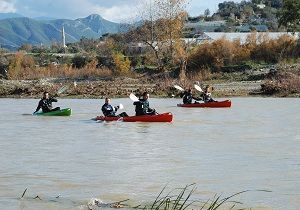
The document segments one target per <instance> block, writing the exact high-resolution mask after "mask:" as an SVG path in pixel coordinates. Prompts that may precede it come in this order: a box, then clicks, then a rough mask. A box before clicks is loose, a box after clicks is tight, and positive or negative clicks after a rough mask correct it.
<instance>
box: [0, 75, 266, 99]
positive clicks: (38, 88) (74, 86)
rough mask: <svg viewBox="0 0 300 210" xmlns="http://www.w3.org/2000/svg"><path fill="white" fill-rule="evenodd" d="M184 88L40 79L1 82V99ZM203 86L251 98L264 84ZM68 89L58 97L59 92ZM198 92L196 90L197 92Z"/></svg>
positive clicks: (168, 92) (164, 93)
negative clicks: (45, 92)
mask: <svg viewBox="0 0 300 210" xmlns="http://www.w3.org/2000/svg"><path fill="white" fill-rule="evenodd" d="M189 82H190V84H186V85H182V84H181V83H180V82H179V81H177V80H168V81H164V80H156V81H153V80H148V79H140V78H138V79H134V78H104V79H97V80H68V79H55V78H48V79H39V80H0V97H1V98H40V97H41V95H42V93H43V92H44V91H48V92H49V93H50V94H51V95H53V96H57V97H60V98H105V97H107V96H109V97H113V98H120V97H127V96H128V95H129V94H130V93H131V92H133V93H136V94H139V93H142V92H144V91H148V92H149V93H150V94H151V96H152V97H172V95H176V94H178V90H176V89H175V88H174V87H173V85H175V84H179V85H181V86H182V87H184V86H187V85H188V86H190V85H192V84H193V83H194V82H193V81H189ZM200 84H201V85H205V84H212V85H213V87H214V92H213V94H214V96H216V97H229V96H250V95H260V89H261V81H240V82H214V81H209V82H206V81H204V82H202V83H200ZM64 86H67V89H66V90H65V91H64V92H63V93H61V94H57V91H58V90H59V89H60V88H62V87H64ZM195 91H196V90H195Z"/></svg>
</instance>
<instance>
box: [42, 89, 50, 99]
mask: <svg viewBox="0 0 300 210" xmlns="http://www.w3.org/2000/svg"><path fill="white" fill-rule="evenodd" d="M43 98H45V99H48V98H49V93H48V92H47V91H45V92H44V93H43Z"/></svg>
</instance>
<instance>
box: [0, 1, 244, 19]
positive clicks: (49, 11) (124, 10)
mask: <svg viewBox="0 0 300 210" xmlns="http://www.w3.org/2000/svg"><path fill="white" fill-rule="evenodd" d="M147 1H148V2H149V1H151V0H0V13H8V12H12V13H19V14H21V15H23V16H26V17H53V18H67V19H76V18H81V17H86V16H88V15H90V14H99V15H101V16H102V17H103V18H105V19H107V20H110V21H114V22H128V21H129V20H130V19H136V18H137V17H138V16H139V15H140V14H139V12H140V11H141V5H142V4H144V3H145V2H147ZM152 1H154V0H152ZM223 1H225V0H188V2H189V3H188V4H187V5H186V10H187V11H188V13H189V14H190V15H191V16H197V15H200V14H203V12H204V10H205V9H207V8H208V9H210V11H211V12H214V11H216V10H217V8H218V4H219V3H220V2H223ZM234 1H236V2H239V0H234ZM129 22H130V21H129Z"/></svg>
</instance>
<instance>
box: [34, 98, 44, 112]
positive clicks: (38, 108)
mask: <svg viewBox="0 0 300 210" xmlns="http://www.w3.org/2000/svg"><path fill="white" fill-rule="evenodd" d="M41 108H42V100H40V101H39V104H38V106H37V108H36V110H35V112H34V113H36V112H38V111H39V110H40V109H41Z"/></svg>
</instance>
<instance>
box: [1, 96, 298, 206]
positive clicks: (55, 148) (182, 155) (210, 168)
mask: <svg viewBox="0 0 300 210" xmlns="http://www.w3.org/2000/svg"><path fill="white" fill-rule="evenodd" d="M179 102H180V99H150V105H151V106H152V107H155V108H156V110H157V111H158V112H168V111H170V112H172V113H173V114H174V121H173V122H172V123H124V122H110V123H106V122H104V123H96V122H94V121H91V120H90V119H91V118H92V117H95V116H96V115H99V113H100V109H101V105H102V103H103V100H91V99H90V100H88V99H76V100H75V99H61V100H59V102H58V103H57V104H56V105H58V106H61V107H71V108H72V109H73V115H72V116H71V117H37V116H31V115H26V114H30V113H32V111H33V110H34V109H35V107H36V105H37V103H38V100H34V99H0V106H1V110H0V132H1V135H0V209H21V210H27V209H34V210H35V209H46V210H48V209H49V210H50V209H84V207H83V206H81V205H85V204H87V202H88V200H89V199H90V198H93V197H97V198H100V199H101V200H103V201H105V202H112V201H118V200H123V199H127V198H129V199H130V200H131V201H130V202H132V203H135V204H139V203H141V202H144V201H154V200H155V197H156V195H157V194H158V193H159V192H160V190H161V189H162V188H163V187H164V186H165V185H166V184H168V189H170V190H171V189H174V188H176V187H183V186H185V185H186V184H191V183H196V186H197V190H196V192H195V194H194V196H193V198H194V199H200V200H206V199H207V198H211V197H213V196H214V195H215V194H216V193H218V194H222V196H227V195H231V194H233V193H236V192H239V191H242V190H253V191H250V192H247V193H244V194H242V195H239V196H237V197H235V199H234V200H236V201H239V202H242V203H243V204H242V205H241V207H254V209H282V210H284V209H285V210H286V209H289V210H296V209H299V206H300V129H299V126H300V105H299V104H300V100H299V99H291V98H286V99H278V98H232V102H233V106H232V108H230V109H199V108H191V109H188V108H179V107H176V106H175V105H176V104H177V103H179ZM112 103H113V104H115V105H117V104H119V103H123V105H124V107H125V109H124V111H127V112H128V113H129V114H132V113H133V105H132V102H131V101H130V100H129V99H128V98H123V99H113V100H112ZM25 188H28V190H27V192H26V194H25V196H24V197H25V198H24V199H23V200H20V199H19V197H20V196H21V195H22V193H23V191H24V190H25ZM256 190H269V191H270V192H262V191H256ZM36 195H39V197H41V198H42V199H43V200H42V201H39V200H33V199H31V198H32V197H34V196H36ZM57 195H60V198H59V199H54V198H55V196H57Z"/></svg>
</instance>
